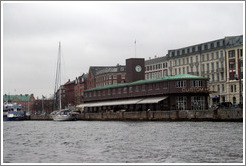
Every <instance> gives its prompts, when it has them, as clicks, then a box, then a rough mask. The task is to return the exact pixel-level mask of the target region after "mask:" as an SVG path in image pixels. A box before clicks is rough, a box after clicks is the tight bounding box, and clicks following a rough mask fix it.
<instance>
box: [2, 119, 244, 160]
mask: <svg viewBox="0 0 246 166" xmlns="http://www.w3.org/2000/svg"><path fill="white" fill-rule="evenodd" d="M3 162H4V163H242V162H243V123H232V122H129V121H127V122H121V121H74V122H55V121H19V122H3Z"/></svg>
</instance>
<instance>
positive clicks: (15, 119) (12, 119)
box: [3, 117, 26, 121]
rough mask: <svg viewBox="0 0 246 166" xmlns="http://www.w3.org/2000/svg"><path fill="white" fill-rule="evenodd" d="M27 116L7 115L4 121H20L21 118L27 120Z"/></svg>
mask: <svg viewBox="0 0 246 166" xmlns="http://www.w3.org/2000/svg"><path fill="white" fill-rule="evenodd" d="M25 119H26V118H25V117H5V118H4V119H3V120H4V121H20V120H25Z"/></svg>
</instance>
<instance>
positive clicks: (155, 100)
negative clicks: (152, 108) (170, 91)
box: [137, 96, 168, 104]
mask: <svg viewBox="0 0 246 166" xmlns="http://www.w3.org/2000/svg"><path fill="white" fill-rule="evenodd" d="M167 97H168V96H162V97H149V98H145V99H143V100H141V101H139V102H138V103H137V104H149V103H158V102H160V101H162V100H165V99H166V98H167Z"/></svg>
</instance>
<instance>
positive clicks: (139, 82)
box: [85, 74, 208, 92]
mask: <svg viewBox="0 0 246 166" xmlns="http://www.w3.org/2000/svg"><path fill="white" fill-rule="evenodd" d="M176 79H208V78H206V77H202V76H196V75H191V74H180V75H174V76H165V77H160V78H154V79H145V80H139V81H135V82H130V83H120V84H113V85H105V86H99V87H96V88H92V89H87V90H85V92H88V91H93V90H101V89H107V88H115V87H121V86H131V85H137V84H144V83H150V82H159V81H164V80H176Z"/></svg>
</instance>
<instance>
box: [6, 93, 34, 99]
mask: <svg viewBox="0 0 246 166" xmlns="http://www.w3.org/2000/svg"><path fill="white" fill-rule="evenodd" d="M30 97H31V96H30V95H28V94H25V95H7V94H5V95H3V101H9V100H10V101H12V100H14V99H18V100H20V101H28V100H29V99H30Z"/></svg>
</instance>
